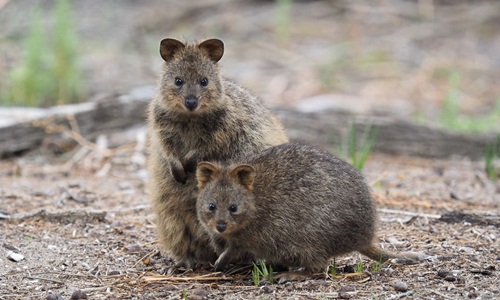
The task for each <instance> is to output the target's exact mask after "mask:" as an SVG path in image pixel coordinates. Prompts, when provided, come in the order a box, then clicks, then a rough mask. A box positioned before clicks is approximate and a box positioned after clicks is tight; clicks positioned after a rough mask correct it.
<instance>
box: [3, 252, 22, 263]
mask: <svg viewBox="0 0 500 300" xmlns="http://www.w3.org/2000/svg"><path fill="white" fill-rule="evenodd" d="M7 258H8V259H10V260H12V261H15V262H20V261H21V260H23V259H24V256H23V255H22V254H19V253H16V252H14V251H9V252H7Z"/></svg>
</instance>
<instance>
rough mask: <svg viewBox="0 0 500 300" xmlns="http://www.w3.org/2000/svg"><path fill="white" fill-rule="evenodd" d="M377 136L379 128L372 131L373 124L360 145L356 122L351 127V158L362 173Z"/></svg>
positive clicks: (365, 132) (368, 126)
mask: <svg viewBox="0 0 500 300" xmlns="http://www.w3.org/2000/svg"><path fill="white" fill-rule="evenodd" d="M377 136H378V127H377V128H375V129H374V130H373V131H372V126H371V124H370V125H367V126H365V129H364V131H363V136H362V137H361V139H360V144H358V138H357V133H356V125H355V122H354V121H353V122H352V123H351V125H350V126H349V133H348V139H349V141H348V144H349V158H350V159H351V164H352V165H353V167H354V168H356V169H357V170H359V171H361V170H362V169H363V167H364V166H365V163H366V160H367V159H368V156H369V155H370V153H371V152H372V150H373V146H374V145H375V140H376V139H377Z"/></svg>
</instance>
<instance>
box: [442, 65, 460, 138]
mask: <svg viewBox="0 0 500 300" xmlns="http://www.w3.org/2000/svg"><path fill="white" fill-rule="evenodd" d="M448 85H449V87H448V92H447V93H446V98H445V101H444V103H443V107H442V109H441V122H442V123H443V125H444V126H446V127H451V128H453V127H456V126H457V123H458V119H459V108H458V101H459V95H460V91H459V89H458V87H459V85H460V74H459V73H458V72H457V71H452V72H450V73H449V75H448Z"/></svg>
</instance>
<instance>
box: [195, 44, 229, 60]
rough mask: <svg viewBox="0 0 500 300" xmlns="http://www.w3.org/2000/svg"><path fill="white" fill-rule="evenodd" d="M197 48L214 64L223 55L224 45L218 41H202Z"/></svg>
mask: <svg viewBox="0 0 500 300" xmlns="http://www.w3.org/2000/svg"><path fill="white" fill-rule="evenodd" d="M198 48H199V49H200V50H201V51H203V52H205V54H206V55H208V57H209V58H210V60H212V61H213V62H214V63H216V62H218V61H219V60H220V59H221V58H222V55H223V54H224V43H223V42H222V41H221V40H219V39H210V40H206V41H203V42H202V43H201V44H199V45H198Z"/></svg>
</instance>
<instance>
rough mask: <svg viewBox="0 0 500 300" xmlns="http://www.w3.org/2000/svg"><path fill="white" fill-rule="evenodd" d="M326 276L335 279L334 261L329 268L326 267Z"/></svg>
mask: <svg viewBox="0 0 500 300" xmlns="http://www.w3.org/2000/svg"><path fill="white" fill-rule="evenodd" d="M328 275H330V278H332V279H335V278H336V277H337V268H336V266H335V260H334V261H333V262H332V264H331V265H330V266H328Z"/></svg>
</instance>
